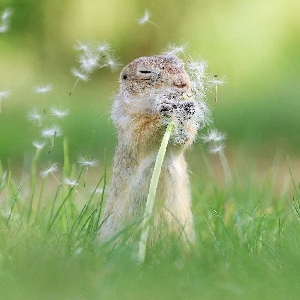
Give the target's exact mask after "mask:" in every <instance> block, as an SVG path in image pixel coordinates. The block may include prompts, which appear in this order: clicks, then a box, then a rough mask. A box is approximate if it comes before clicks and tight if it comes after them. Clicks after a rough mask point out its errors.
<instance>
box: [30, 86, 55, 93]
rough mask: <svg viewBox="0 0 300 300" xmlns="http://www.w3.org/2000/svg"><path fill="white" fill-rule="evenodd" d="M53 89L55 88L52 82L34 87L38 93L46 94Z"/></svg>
mask: <svg viewBox="0 0 300 300" xmlns="http://www.w3.org/2000/svg"><path fill="white" fill-rule="evenodd" d="M52 89H53V87H52V84H48V85H44V86H36V87H34V90H35V93H36V94H44V95H45V94H47V93H49V92H51V91H52Z"/></svg>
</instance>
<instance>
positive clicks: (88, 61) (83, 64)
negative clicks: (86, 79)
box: [79, 52, 100, 74]
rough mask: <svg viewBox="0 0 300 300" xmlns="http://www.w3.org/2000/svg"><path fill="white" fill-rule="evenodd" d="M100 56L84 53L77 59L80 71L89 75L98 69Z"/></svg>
mask: <svg viewBox="0 0 300 300" xmlns="http://www.w3.org/2000/svg"><path fill="white" fill-rule="evenodd" d="M99 59H100V56H99V54H98V53H93V52H85V53H84V54H82V55H81V56H80V57H79V63H80V69H81V70H82V71H83V72H85V73H87V74H90V73H92V72H93V71H94V70H95V69H96V68H97V67H99Z"/></svg>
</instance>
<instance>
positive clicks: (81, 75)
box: [69, 68, 89, 96]
mask: <svg viewBox="0 0 300 300" xmlns="http://www.w3.org/2000/svg"><path fill="white" fill-rule="evenodd" d="M71 72H72V74H73V75H74V76H75V77H77V79H76V81H75V84H74V86H73V88H72V90H71V91H70V93H69V96H71V95H72V93H73V91H74V89H75V87H76V86H77V83H78V81H79V80H82V81H88V80H89V76H88V75H87V74H84V73H82V72H80V71H78V70H77V69H76V68H72V69H71Z"/></svg>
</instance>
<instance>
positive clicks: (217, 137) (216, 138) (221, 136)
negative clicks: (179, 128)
mask: <svg viewBox="0 0 300 300" xmlns="http://www.w3.org/2000/svg"><path fill="white" fill-rule="evenodd" d="M226 138H227V135H226V133H221V132H220V131H218V130H216V129H213V130H211V131H209V133H208V134H207V135H204V134H203V135H201V139H202V140H203V142H204V143H219V142H222V141H224V140H225V139H226Z"/></svg>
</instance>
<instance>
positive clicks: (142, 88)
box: [120, 55, 191, 99]
mask: <svg viewBox="0 0 300 300" xmlns="http://www.w3.org/2000/svg"><path fill="white" fill-rule="evenodd" d="M166 91H169V92H175V93H178V94H181V95H188V94H191V83H190V79H189V76H188V74H187V72H186V70H185V69H184V63H183V61H182V60H181V59H179V58H178V57H177V56H174V55H155V56H149V57H140V58H137V59H135V60H134V61H133V62H131V63H130V64H128V65H127V66H126V67H124V68H123V70H122V72H121V75H120V94H121V95H122V96H123V97H124V98H125V99H126V98H127V99H129V98H131V99H132V98H136V97H142V98H144V99H145V98H148V97H153V96H156V95H158V94H162V93H165V92H166Z"/></svg>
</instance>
